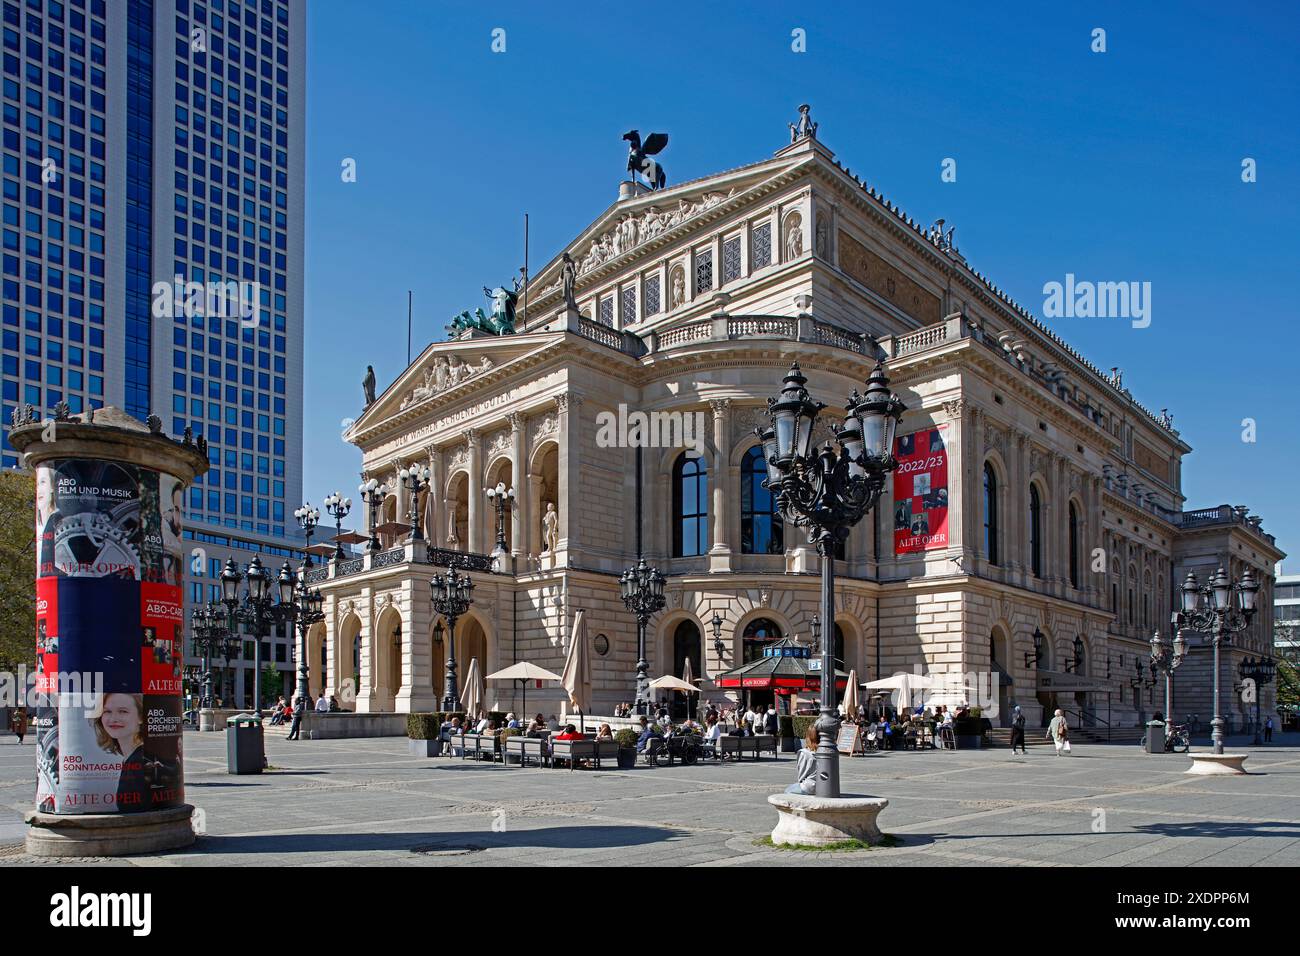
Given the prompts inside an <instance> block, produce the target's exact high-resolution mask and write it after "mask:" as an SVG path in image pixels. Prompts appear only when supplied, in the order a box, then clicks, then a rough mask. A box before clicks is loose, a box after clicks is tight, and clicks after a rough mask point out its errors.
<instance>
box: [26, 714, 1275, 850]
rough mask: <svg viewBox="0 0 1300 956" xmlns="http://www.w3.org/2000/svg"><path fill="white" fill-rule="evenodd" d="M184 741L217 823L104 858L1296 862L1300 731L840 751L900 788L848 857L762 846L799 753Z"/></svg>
mask: <svg viewBox="0 0 1300 956" xmlns="http://www.w3.org/2000/svg"><path fill="white" fill-rule="evenodd" d="M185 746H186V776H187V782H186V792H187V796H188V799H189V801H190V802H191V803H193V804H194V805H195V806H196V807H199V808H200V809H201V810H202V811H203V816H202V822H203V826H204V829H205V831H206V833H205V835H204V836H202V837H201V838H200V839H199V841H198V843H197V844H196V845H195V846H194V847H192V848H191V849H189V850H187V851H184V852H178V853H167V854H163V855H159V856H154V857H134V858H131V859H129V860H122V859H119V860H108V861H98V862H100V864H101V865H106V866H113V865H116V866H131V865H137V866H138V865H150V866H194V865H200V866H202V865H207V866H211V865H219V866H229V865H241V864H260V865H272V864H274V865H296V866H310V865H320V866H338V865H386V866H395V865H403V866H420V865H428V864H437V865H444V866H445V865H457V864H464V865H469V866H474V865H521V866H530V865H579V864H614V865H646V864H649V865H655V864H671V865H673V866H709V865H741V866H744V865H749V864H771V863H774V862H780V863H789V864H800V863H814V862H815V863H819V864H822V863H830V864H834V865H845V866H954V865H962V864H975V865H997V866H1026V865H1029V866H1035V865H1051V866H1077V865H1084V866H1089V865H1094V866H1148V865H1170V866H1196V865H1214V866H1297V865H1300V800H1297V799H1296V797H1297V794H1300V739H1296V735H1289V736H1288V737H1287V738H1286V740H1285V741H1284V742H1283V744H1282V745H1278V744H1274V745H1273V746H1271V747H1268V748H1260V749H1254V748H1249V747H1246V748H1241V747H1235V746H1234V747H1233V748H1232V749H1234V750H1240V749H1246V750H1249V751H1250V752H1251V754H1252V756H1251V758H1250V760H1249V761H1248V762H1247V766H1248V767H1250V768H1251V769H1252V770H1253V771H1254V773H1253V774H1252V775H1250V776H1246V777H1221V778H1207V777H1190V776H1186V775H1184V774H1183V773H1182V771H1183V770H1184V769H1185V768H1186V767H1187V765H1188V764H1187V759H1186V758H1185V757H1181V756H1166V757H1162V758H1151V757H1147V756H1146V755H1145V754H1143V753H1142V752H1141V750H1140V749H1139V748H1138V747H1136V746H1119V745H1112V746H1103V745H1086V744H1085V745H1080V746H1077V747H1075V753H1074V754H1073V755H1072V756H1069V757H1059V758H1058V757H1056V756H1055V755H1054V754H1053V752H1052V750H1051V748H1044V747H1039V748H1031V749H1030V753H1029V755H1028V756H1027V757H1012V756H1011V755H1010V754H1009V752H1007V751H1005V750H993V751H983V752H979V751H961V752H956V753H952V752H939V753H936V752H922V753H914V752H911V753H909V752H901V753H889V754H883V755H878V756H868V757H861V758H854V759H852V760H850V759H847V758H846V759H842V760H841V772H842V775H843V784H844V790H845V792H857V793H868V794H872V795H875V796H883V797H886V798H888V799H889V801H890V806H889V808H888V809H887V810H886V811H885V812H884V813H883V814H882V815H881V818H880V823H881V829H882V830H883V831H885V832H886V833H889V834H892V835H894V836H895V837H896V838H897V841H898V842H897V845H896V846H893V847H890V848H879V849H873V850H870V851H853V852H838V853H803V852H793V851H787V850H775V849H771V848H768V847H763V846H758V845H755V840H757V839H760V838H761V837H763V836H764V835H765V834H767V833H768V832H769V831H770V830H771V828H772V826H773V825H774V824H775V820H776V812H775V810H773V809H772V808H771V807H769V806H768V805H767V802H766V799H767V795H768V794H770V793H775V792H778V791H779V790H781V789H783V788H784V787H785V785H786V784H788V783H789V782H790V780H791V779H792V777H793V773H794V763H795V762H794V759H793V757H792V756H791V755H786V756H784V757H783V758H782V759H781V760H780V761H779V762H773V761H772V760H771V759H770V758H768V759H765V760H764V761H763V762H761V763H754V762H752V761H749V762H745V763H741V764H735V763H728V764H724V765H721V766H718V765H715V764H701V765H698V766H694V767H683V766H675V767H671V768H669V767H660V768H658V769H648V768H647V769H637V770H634V771H618V770H601V771H584V770H578V771H574V772H570V771H568V770H563V769H561V770H548V769H535V768H529V769H517V768H514V767H504V766H502V765H500V764H494V765H490V764H487V763H478V764H475V763H472V762H469V761H461V760H455V759H448V758H430V759H424V758H417V757H411V756H409V755H408V754H407V753H406V740H405V739H403V738H380V739H370V740H337V741H302V742H297V743H295V742H291V741H286V740H284V739H283V738H281V737H280V736H278V735H275V736H272V735H270V734H268V737H267V751H268V756H269V759H270V762H271V765H272V766H273V767H274V768H275V769H274V770H272V771H269V772H267V773H264V774H262V775H261V776H229V775H227V773H226V771H225V735H224V734H197V733H189V734H187V735H186V739H185ZM32 759H33V748H32V746H31V738H28V743H27V744H26V745H24V746H22V747H21V748H20V747H19V746H18V745H17V743H16V741H14V739H13V738H12V737H6V738H4V739H3V741H0V797H2V802H3V807H4V810H3V816H2V817H0V862H4V863H10V864H13V863H24V862H33V861H30V859H29V858H27V857H25V856H23V855H22V853H21V850H20V848H19V844H20V842H21V839H22V832H23V827H22V824H21V817H20V814H21V812H22V810H23V809H25V808H26V807H28V806H30V799H31V795H32V791H33V776H34V775H33V772H32ZM44 865H56V866H57V865H59V864H57V863H48V862H47V863H45V864H44Z"/></svg>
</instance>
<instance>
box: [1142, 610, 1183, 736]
mask: <svg viewBox="0 0 1300 956" xmlns="http://www.w3.org/2000/svg"><path fill="white" fill-rule="evenodd" d="M1186 659H1187V638H1185V637H1183V632H1182V631H1181V630H1179V631H1177V632H1175V634H1174V640H1173V643H1172V644H1171V643H1170V642H1169V641H1167V640H1165V638H1164V637H1163V636H1162V635H1161V633H1160V632H1159V631H1156V632H1155V633H1154V634H1152V635H1151V673H1152V674H1153V675H1154V674H1155V673H1156V671H1160V672H1162V673H1163V674H1164V675H1165V722H1166V723H1173V713H1174V684H1173V682H1174V671H1176V670H1178V668H1179V667H1181V666H1182V663H1183V661H1184V660H1186Z"/></svg>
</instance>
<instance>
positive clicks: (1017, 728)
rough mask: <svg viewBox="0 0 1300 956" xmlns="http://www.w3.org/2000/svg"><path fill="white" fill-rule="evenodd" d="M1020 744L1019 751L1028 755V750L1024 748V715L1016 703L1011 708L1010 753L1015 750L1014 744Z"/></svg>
mask: <svg viewBox="0 0 1300 956" xmlns="http://www.w3.org/2000/svg"><path fill="white" fill-rule="evenodd" d="M1017 743H1019V744H1020V753H1021V754H1022V755H1024V756H1029V751H1028V750H1026V749H1025V715H1024V713H1023V712H1022V711H1021V709H1020V705H1019V704H1017V705H1016V706H1015V707H1013V708H1011V753H1012V754H1013V755H1014V754H1015V752H1016V744H1017Z"/></svg>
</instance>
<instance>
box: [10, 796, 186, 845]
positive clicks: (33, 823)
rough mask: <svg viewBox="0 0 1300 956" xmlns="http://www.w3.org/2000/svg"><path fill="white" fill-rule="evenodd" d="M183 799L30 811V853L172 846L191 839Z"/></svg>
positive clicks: (28, 835)
mask: <svg viewBox="0 0 1300 956" xmlns="http://www.w3.org/2000/svg"><path fill="white" fill-rule="evenodd" d="M193 812H194V808H193V807H192V806H190V805H189V804H188V803H186V804H182V805H181V806H179V807H170V808H168V809H166V810H147V811H145V812H143V813H65V814H57V813H39V812H37V811H35V810H29V811H28V812H27V813H26V814H24V816H23V819H24V820H25V821H26V822H27V824H28V830H27V852H28V853H30V854H31V855H32V856H128V855H131V854H137V853H159V852H161V851H163V850H176V849H179V848H180V847H185V846H189V845H190V844H191V843H193V842H194V826H193V824H192V823H191V822H190V814H191V813H193Z"/></svg>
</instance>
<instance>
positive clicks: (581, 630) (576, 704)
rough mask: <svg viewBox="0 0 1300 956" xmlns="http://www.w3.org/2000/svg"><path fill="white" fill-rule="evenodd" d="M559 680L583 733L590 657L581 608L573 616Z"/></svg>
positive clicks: (588, 695)
mask: <svg viewBox="0 0 1300 956" xmlns="http://www.w3.org/2000/svg"><path fill="white" fill-rule="evenodd" d="M560 681H561V683H562V684H563V685H564V690H565V692H566V693H568V695H569V706H570V707H572V708H574V709H575V710H576V711H577V712H578V721H579V723H581V724H582V725H583V726H582V730H583V732H584V733H585V732H586V713H587V711H588V710H590V709H591V657H590V655H589V654H588V653H587V612H586V611H585V610H583V609H582V608H579V609H578V613H577V614H575V615H574V616H573V631H572V632H571V634H570V637H569V651H568V653H567V654H566V655H565V658H564V676H563V677H561V678H560Z"/></svg>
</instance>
